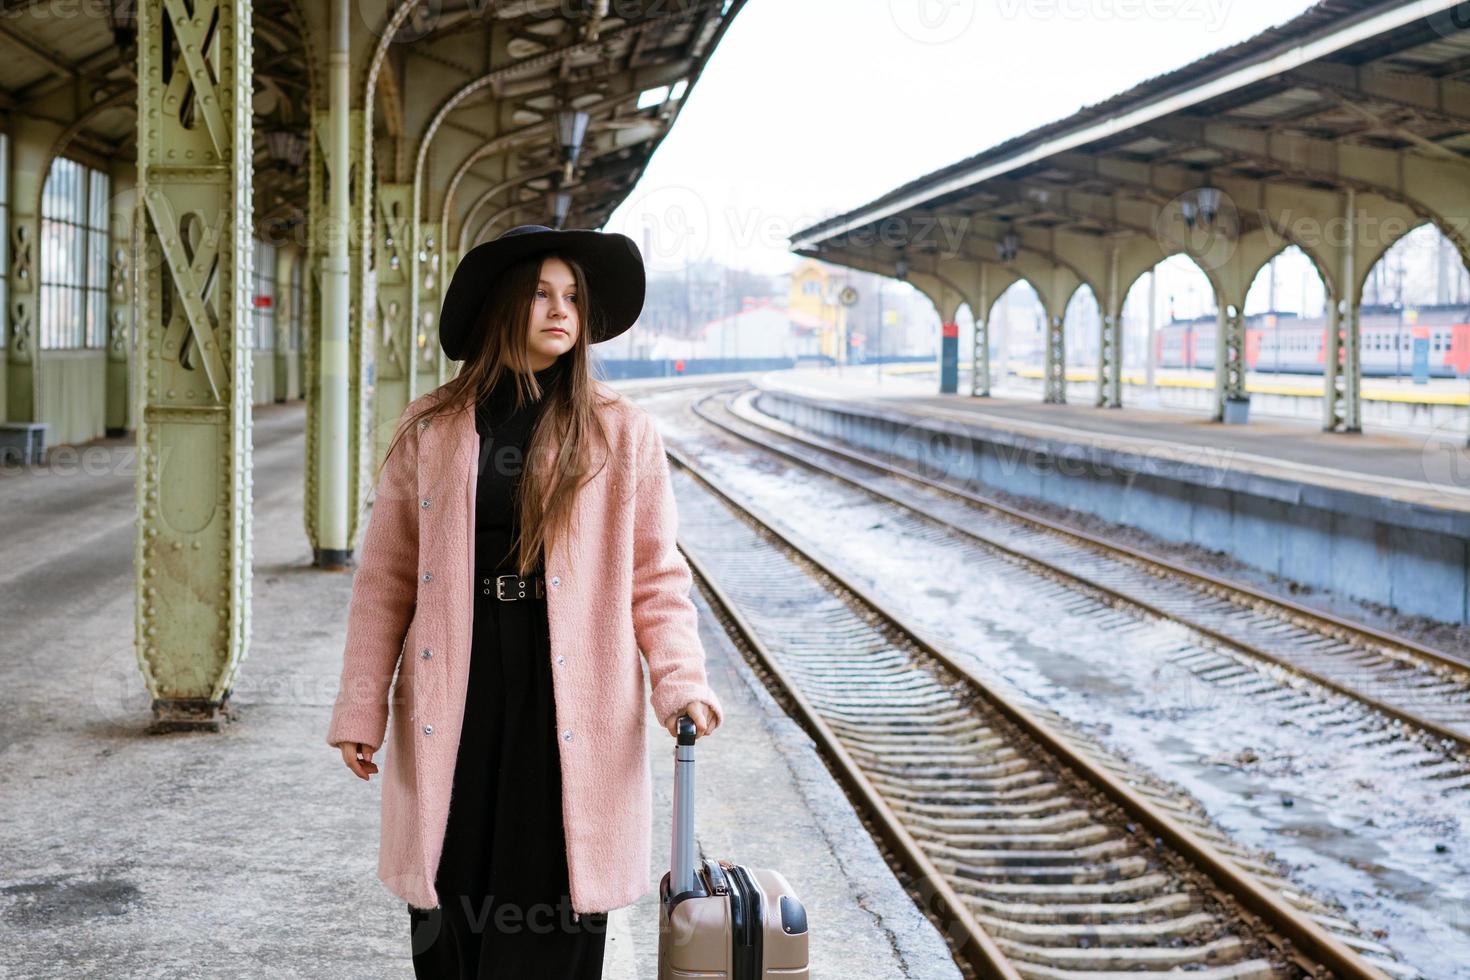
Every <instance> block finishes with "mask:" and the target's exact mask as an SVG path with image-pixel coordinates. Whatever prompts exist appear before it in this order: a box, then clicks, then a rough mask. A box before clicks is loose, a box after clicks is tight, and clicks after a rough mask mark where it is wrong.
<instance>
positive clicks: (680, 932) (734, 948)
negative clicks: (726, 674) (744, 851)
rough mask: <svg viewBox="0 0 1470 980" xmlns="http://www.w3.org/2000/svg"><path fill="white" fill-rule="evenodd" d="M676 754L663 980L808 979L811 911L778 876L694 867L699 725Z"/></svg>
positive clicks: (724, 865)
mask: <svg viewBox="0 0 1470 980" xmlns="http://www.w3.org/2000/svg"><path fill="white" fill-rule="evenodd" d="M678 731H679V735H678V743H677V744H676V745H675V747H674V832H673V848H672V855H671V860H670V861H669V871H668V873H666V874H665V875H664V876H663V878H662V879H661V880H660V881H659V913H658V980H679V978H683V977H700V978H704V980H719V978H724V980H765V978H768V977H780V978H783V980H784V978H789V980H809V973H808V968H807V928H806V908H805V907H804V906H803V905H802V904H801V900H800V899H798V898H797V897H796V893H795V892H793V891H792V889H791V885H790V883H789V882H787V880H786V878H785V877H784V876H783V875H782V874H781V872H779V871H772V870H770V869H767V868H752V867H749V866H747V865H743V864H733V863H731V862H729V861H715V860H709V859H706V860H704V861H703V862H700V863H699V865H698V866H697V867H696V865H695V860H694V722H693V721H691V720H690V718H689V716H688V715H680V716H679V722H678Z"/></svg>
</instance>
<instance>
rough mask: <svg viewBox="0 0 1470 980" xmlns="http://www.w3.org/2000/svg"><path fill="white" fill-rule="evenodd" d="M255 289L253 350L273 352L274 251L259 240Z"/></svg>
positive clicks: (252, 313)
mask: <svg viewBox="0 0 1470 980" xmlns="http://www.w3.org/2000/svg"><path fill="white" fill-rule="evenodd" d="M254 276H255V289H254V291H253V293H252V294H251V304H250V305H251V311H250V312H251V315H252V316H253V318H254V321H255V349H256V350H274V349H275V346H276V249H275V246H273V245H267V244H266V243H265V242H263V241H261V240H260V239H258V238H257V239H256V240H255V273H254Z"/></svg>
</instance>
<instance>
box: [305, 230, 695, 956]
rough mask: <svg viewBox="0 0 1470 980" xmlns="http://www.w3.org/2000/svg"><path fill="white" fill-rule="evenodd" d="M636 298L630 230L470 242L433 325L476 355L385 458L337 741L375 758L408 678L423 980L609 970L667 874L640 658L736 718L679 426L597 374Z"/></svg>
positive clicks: (385, 856)
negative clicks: (674, 472)
mask: <svg viewBox="0 0 1470 980" xmlns="http://www.w3.org/2000/svg"><path fill="white" fill-rule="evenodd" d="M643 294H644V273H643V263H642V258H641V256H640V255H639V254H638V250H637V248H636V246H634V244H633V243H632V241H631V240H630V239H628V238H627V237H626V236H623V235H616V234H602V233H598V232H592V231H583V230H575V231H554V230H552V229H550V228H546V227H543V226H539V225H524V226H521V227H518V228H513V229H511V230H510V231H507V232H506V233H505V234H503V235H501V236H500V237H499V238H497V239H496V240H495V241H493V242H489V243H486V244H484V245H481V246H479V247H477V248H475V249H473V250H471V251H470V252H469V253H467V254H466V255H465V257H464V259H463V260H462V261H461V262H460V264H459V266H458V268H457V269H456V271H455V274H454V278H453V281H452V282H451V283H450V286H449V289H448V291H447V293H446V295H445V300H444V309H443V312H442V314H441V317H440V328H439V329H440V343H441V345H442V346H443V348H444V351H445V353H446V354H447V355H448V356H449V357H450V358H451V359H453V360H462V361H463V362H464V363H463V364H462V366H461V368H460V370H459V372H458V373H457V374H456V376H455V377H454V378H453V379H452V380H450V381H449V382H447V383H446V384H444V385H442V386H440V387H439V388H438V389H436V390H434V391H432V392H430V393H428V394H426V395H424V396H423V397H421V398H419V399H416V400H415V401H414V402H412V403H411V404H409V406H408V408H407V409H405V411H404V413H403V415H402V417H401V418H400V420H399V426H398V429H397V431H396V433H395V435H394V438H393V440H392V442H391V443H390V445H389V449H388V451H387V453H386V454H385V457H384V462H383V465H382V468H381V470H380V473H379V478H378V483H377V487H376V490H375V499H374V504H373V512H372V518H371V520H370V522H369V524H368V527H367V530H366V532H365V534H364V537H363V541H362V546H361V550H360V557H359V566H358V569H357V573H356V579H355V581H354V583H353V591H352V600H351V604H350V607H349V611H348V623H347V646H346V651H345V654H344V657H343V667H342V683H341V688H340V694H339V695H338V697H337V701H336V705H335V706H334V708H333V714H332V721H331V725H330V728H329V730H328V733H327V742H328V743H329V744H331V745H333V746H336V747H339V748H340V750H341V753H342V759H343V761H344V762H345V763H346V765H347V767H348V768H349V769H350V770H352V772H353V773H354V774H356V775H357V776H358V777H360V778H362V779H368V778H370V776H371V775H372V774H373V773H376V772H377V771H378V767H377V765H376V764H375V763H374V762H373V754H374V753H375V752H376V750H377V749H378V747H379V746H380V745H381V744H382V742H383V736H384V733H385V729H386V727H387V724H388V720H389V687H390V684H392V686H393V690H392V705H393V711H392V721H393V740H392V746H393V749H392V751H390V752H389V753H388V762H387V773H386V776H385V784H384V787H383V804H382V805H383V819H382V836H381V845H380V849H379V861H378V876H379V877H380V878H381V879H382V880H383V882H384V883H385V884H386V885H387V886H388V888H389V889H390V890H391V891H392V892H393V893H394V894H395V895H397V896H399V897H400V898H402V899H403V900H404V901H406V902H407V903H408V906H409V909H408V910H409V915H410V922H411V925H412V927H413V960H414V968H415V972H416V974H417V975H418V976H419V977H420V978H423V977H454V978H487V977H493V978H507V980H508V978H521V977H537V978H548V980H551V978H584V977H585V978H595V977H599V976H600V975H601V971H602V956H603V946H604V941H605V938H606V933H605V928H606V913H607V912H608V911H610V910H612V909H614V908H620V907H622V906H624V905H627V904H630V903H632V902H634V901H636V900H637V899H638V898H640V897H642V896H643V895H644V894H646V893H647V892H648V891H649V890H650V889H651V888H652V887H653V884H652V879H651V875H650V866H649V856H650V855H649V851H650V838H651V833H650V832H651V825H652V817H651V793H650V786H651V777H650V774H649V771H648V756H647V742H646V728H645V723H644V719H645V717H646V708H645V705H644V695H643V691H644V682H643V663H642V661H641V660H640V658H639V652H640V651H641V652H642V655H643V657H644V658H646V660H647V665H648V673H649V677H650V679H651V681H652V692H651V701H652V705H653V708H654V711H655V714H656V716H657V717H658V719H659V720H660V721H661V722H662V724H663V725H664V726H665V727H666V728H667V729H668V730H669V732H670V734H673V733H674V731H675V728H674V726H675V723H676V720H677V718H678V716H679V715H680V714H688V715H689V716H690V717H691V718H692V719H693V721H694V723H695V727H696V731H697V732H698V733H699V734H702V735H704V734H709V733H711V732H713V731H714V730H715V729H716V728H717V727H718V726H719V724H720V720H721V715H722V709H721V706H720V702H719V699H718V698H717V697H716V695H715V693H714V691H713V690H712V689H711V688H710V687H709V684H708V682H707V678H706V676H705V668H704V651H703V648H702V646H701V644H700V641H699V636H698V632H697V615H696V611H695V609H694V605H693V603H692V602H691V600H690V597H689V591H690V587H691V585H692V578H691V575H690V572H689V566H688V563H687V562H686V561H685V560H684V558H683V556H682V555H680V554H679V552H678V550H677V548H676V547H675V541H674V538H675V532H676V528H677V515H676V511H675V504H674V497H673V491H672V487H671V484H670V480H669V471H668V462H667V460H666V459H665V457H664V453H663V441H662V439H661V437H660V436H659V433H658V430H657V428H656V427H655V426H654V425H653V422H652V420H651V419H650V418H649V417H648V415H647V413H646V412H644V411H643V410H642V409H641V408H639V407H637V406H636V405H634V404H633V403H632V402H630V401H629V400H627V399H625V398H622V397H621V396H619V395H618V393H617V392H616V391H614V390H613V389H611V388H609V387H608V386H606V385H603V384H601V383H600V382H597V381H594V380H593V379H592V378H591V375H590V371H589V356H588V346H589V345H590V344H592V343H599V342H601V341H604V340H609V339H611V338H613V337H616V336H618V335H619V334H621V333H623V332H624V331H626V330H627V329H628V328H629V327H630V326H632V324H633V322H634V320H636V319H637V317H638V313H639V312H640V310H641V309H642V306H643ZM400 655H401V656H400ZM395 668H396V670H397V681H396V683H393V680H392V679H393V676H394V670H395Z"/></svg>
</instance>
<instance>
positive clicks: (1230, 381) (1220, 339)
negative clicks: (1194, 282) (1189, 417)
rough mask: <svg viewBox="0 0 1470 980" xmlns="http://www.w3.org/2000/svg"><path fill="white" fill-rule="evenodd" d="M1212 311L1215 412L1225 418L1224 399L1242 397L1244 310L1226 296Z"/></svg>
mask: <svg viewBox="0 0 1470 980" xmlns="http://www.w3.org/2000/svg"><path fill="white" fill-rule="evenodd" d="M1218 305H1219V311H1218V312H1217V313H1216V314H1215V412H1214V419H1215V421H1216V422H1222V421H1224V419H1225V402H1226V401H1227V400H1229V399H1240V398H1244V397H1245V314H1244V312H1243V311H1242V310H1241V308H1240V307H1239V306H1237V305H1235V304H1234V303H1231V302H1230V301H1229V300H1227V299H1226V297H1225V296H1223V295H1222V296H1220V297H1219V303H1218Z"/></svg>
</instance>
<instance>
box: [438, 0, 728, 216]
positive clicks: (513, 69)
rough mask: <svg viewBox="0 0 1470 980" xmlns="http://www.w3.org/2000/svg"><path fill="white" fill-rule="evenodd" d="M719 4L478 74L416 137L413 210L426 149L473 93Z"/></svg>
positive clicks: (707, 2) (699, 5)
mask: <svg viewBox="0 0 1470 980" xmlns="http://www.w3.org/2000/svg"><path fill="white" fill-rule="evenodd" d="M718 5H719V4H718V3H717V2H715V0H703V2H696V3H693V4H691V5H690V6H689V7H687V8H685V9H684V10H679V11H674V12H672V13H666V14H663V15H660V16H657V17H650V18H648V19H646V20H640V21H637V22H634V23H629V24H625V25H623V26H621V27H618V28H616V29H614V30H611V31H607V32H605V33H603V34H602V35H600V36H599V37H598V39H597V40H595V41H577V42H574V43H572V44H567V45H563V46H562V47H559V48H555V49H552V50H550V51H543V52H541V53H540V54H534V55H530V56H529V57H526V58H521V59H518V60H516V61H513V62H511V63H510V64H508V65H502V66H501V67H499V68H496V69H495V70H493V71H490V72H487V73H485V74H484V75H481V76H480V77H479V78H476V79H474V80H472V81H470V82H467V83H466V84H464V85H463V86H461V87H460V88H459V89H457V90H456V91H455V92H453V93H452V94H451V95H450V96H449V97H448V98H447V99H445V100H444V103H443V104H442V105H441V106H440V107H439V108H438V109H437V110H435V112H434V115H433V116H431V117H430V119H429V123H428V125H427V126H426V127H425V128H424V133H423V135H422V136H421V137H420V138H419V145H418V151H417V153H416V154H415V157H414V165H413V184H414V207H415V210H416V211H418V210H419V209H420V204H419V198H420V195H421V194H422V185H423V176H424V168H425V164H426V163H427V160H428V155H429V148H430V146H432V145H433V142H434V137H435V136H436V135H438V132H439V128H440V127H441V126H442V125H443V124H444V120H445V119H446V118H447V117H448V116H449V114H450V113H451V112H453V111H454V110H455V108H456V107H458V106H459V104H460V103H461V102H463V101H464V100H465V99H467V98H469V97H470V96H472V95H474V94H475V93H476V92H479V91H481V90H482V89H485V88H487V87H488V86H490V85H493V84H494V83H496V82H498V81H502V80H504V79H506V78H509V77H511V76H513V75H517V74H520V73H521V72H524V71H528V70H532V69H536V68H543V67H549V66H553V65H556V64H558V63H560V62H562V61H564V60H565V59H567V58H569V57H571V56H573V55H575V54H579V53H582V52H587V51H599V50H601V49H602V48H605V47H606V46H607V44H608V42H609V41H612V40H615V39H619V38H622V37H624V36H625V35H631V34H641V33H643V32H645V31H647V30H649V29H650V28H652V27H654V26H656V25H662V24H667V23H669V22H671V21H678V20H685V19H688V18H691V17H693V16H694V15H696V14H700V13H704V12H705V11H706V10H707V9H710V8H713V7H716V6H718ZM624 98H626V96H624ZM536 125H538V126H547V127H549V126H550V125H551V123H550V122H543V123H537V124H536ZM527 128H529V127H527ZM522 131H524V130H522Z"/></svg>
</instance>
